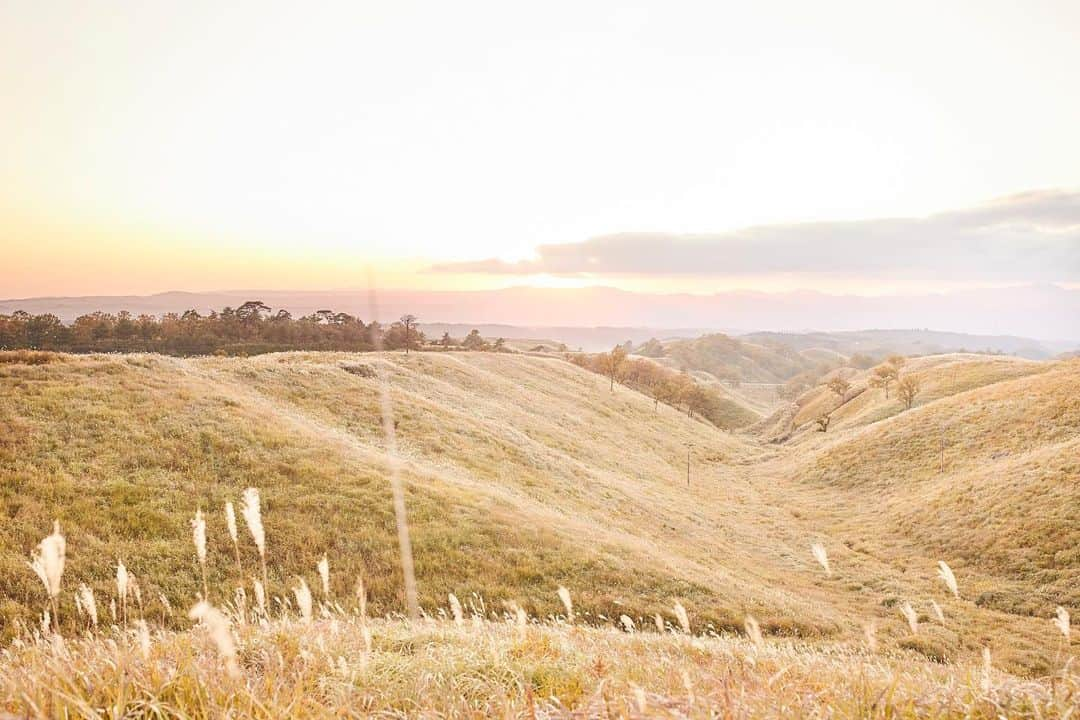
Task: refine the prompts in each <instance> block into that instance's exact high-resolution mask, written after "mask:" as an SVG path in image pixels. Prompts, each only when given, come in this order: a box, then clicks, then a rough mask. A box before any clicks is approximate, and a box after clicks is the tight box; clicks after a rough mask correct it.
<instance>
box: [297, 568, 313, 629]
mask: <svg viewBox="0 0 1080 720" xmlns="http://www.w3.org/2000/svg"><path fill="white" fill-rule="evenodd" d="M297 580H299V581H300V584H299V585H297V586H296V587H294V588H293V595H294V596H296V606H297V607H298V608H299V609H300V619H301V620H303V621H304V622H305V623H309V622H311V588H309V587H308V584H307V581H306V580H304V578H297Z"/></svg>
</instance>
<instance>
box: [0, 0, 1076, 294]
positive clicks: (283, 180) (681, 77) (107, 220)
mask: <svg viewBox="0 0 1080 720" xmlns="http://www.w3.org/2000/svg"><path fill="white" fill-rule="evenodd" d="M467 6H468V8H466V9H470V10H471V12H465V11H463V9H462V8H461V7H459V6H445V5H437V4H412V3H400V4H394V5H382V4H378V3H363V2H361V3H346V2H338V3H330V4H326V5H322V6H320V8H319V9H318V10H317V11H312V10H311V9H310V8H299V7H288V6H283V5H264V4H262V3H255V2H254V1H253V0H242V1H241V2H239V3H233V4H229V5H228V6H221V5H219V4H211V3H200V2H195V3H190V4H189V3H185V4H182V5H172V6H170V5H166V4H151V5H142V4H140V5H135V4H131V5H126V6H121V7H120V8H110V9H106V8H103V7H100V6H93V5H81V4H74V3H73V4H67V5H62V6H61V7H60V11H57V8H56V7H51V6H49V4H40V5H39V4H32V3H31V4H15V5H9V6H6V7H5V8H4V9H2V10H0V58H2V59H3V60H5V62H3V63H2V64H0V67H3V68H8V70H0V97H4V98H5V100H4V103H5V104H4V108H3V113H0V157H3V158H4V162H3V163H0V242H2V244H3V250H4V263H3V264H0V296H6V297H12V296H31V295H45V294H53V295H56V294H61V295H70V294H84V293H114V294H119V293H146V292H155V291H164V290H171V289H190V290H199V289H210V288H223V287H252V286H273V287H290V288H306V287H337V286H342V285H348V284H350V282H351V281H352V279H353V278H354V277H355V276H356V275H357V274H358V273H363V272H364V268H366V267H368V266H372V267H376V268H377V269H378V271H379V274H380V275H381V276H383V277H385V278H387V280H388V281H392V284H393V285H395V286H399V287H412V288H436V289H438V288H441V289H485V288H496V287H507V286H511V285H521V284H529V285H533V286H537V287H584V286H589V285H611V286H617V287H622V288H625V289H647V290H650V291H658V292H711V291H715V290H724V289H733V288H736V287H753V288H754V289H759V290H766V291H780V290H790V289H795V288H797V287H810V288H814V289H819V290H824V291H830V292H848V291H851V292H865V293H874V292H877V293H881V292H899V291H902V290H905V289H915V288H923V289H947V288H949V287H955V286H962V285H966V284H969V283H968V282H967V281H966V280H965V279H964V278H951V277H950V278H944V279H939V280H936V281H933V282H923V283H921V284H920V283H919V282H913V281H911V280H910V279H904V278H900V277H895V278H886V279H885V280H883V279H882V278H881V277H880V276H875V277H870V276H860V275H847V274H842V273H834V274H832V275H829V274H826V273H804V274H802V275H792V274H784V273H772V274H745V273H744V274H739V273H737V272H731V273H716V272H710V273H707V274H702V275H701V276H693V275H691V274H682V275H666V274H664V273H661V272H656V273H639V274H637V275H635V274H633V273H612V272H606V273H597V274H594V275H590V274H570V273H565V274H564V273H551V272H543V273H538V274H533V275H528V276H521V275H516V276H501V275H498V274H484V273H464V272H462V273H450V272H442V273H433V272H427V269H428V268H429V267H430V266H432V265H437V264H440V263H455V262H461V261H467V260H477V259H486V258H501V259H503V260H504V261H506V262H511V263H512V262H515V261H520V260H527V259H530V258H534V257H536V253H537V248H538V247H539V246H542V245H550V244H560V243H574V242H581V241H585V240H587V239H588V238H592V237H596V236H599V235H605V234H610V233H618V232H627V231H640V230H643V229H655V230H657V231H664V232H672V233H714V232H721V231H727V230H734V229H738V228H743V227H748V226H754V225H761V224H770V223H792V222H800V221H842V220H856V219H865V218H881V217H895V216H911V217H918V216H922V215H925V214H927V213H931V212H936V211H941V210H948V209H951V208H959V207H967V206H971V205H973V204H976V203H980V202H984V201H986V200H987V199H989V198H993V197H996V196H1000V195H1007V194H1009V193H1012V192H1015V191H1017V190H1021V189H1027V188H1038V187H1074V186H1078V185H1080V176H1078V175H1077V171H1076V168H1077V167H1080V140H1078V138H1077V135H1076V133H1075V131H1074V128H1075V127H1076V126H1077V125H1078V124H1080V95H1078V94H1076V93H1063V92H1061V91H1060V90H1061V88H1062V87H1064V86H1067V84H1068V82H1069V81H1070V80H1071V76H1070V75H1069V69H1070V68H1075V67H1080V49H1078V46H1077V44H1076V43H1075V42H1073V39H1074V38H1073V36H1072V31H1073V30H1075V29H1076V28H1077V27H1080V9H1078V8H1077V6H1071V5H1062V6H1055V7H1051V6H1049V5H1048V6H1045V7H1043V6H1039V7H1035V6H1030V7H1024V8H998V9H996V10H994V11H993V12H989V11H987V10H986V8H984V7H983V6H982V5H981V4H978V3H970V4H964V3H960V4H956V5H953V6H950V8H948V9H942V8H940V7H939V6H937V5H931V4H927V5H924V6H918V5H917V6H914V7H905V8H903V9H900V8H896V9H892V10H888V9H882V8H875V9H872V10H871V9H870V8H865V7H862V6H859V5H857V4H850V3H845V2H840V1H839V0H837V1H836V2H830V3H824V4H818V5H816V6H815V7H814V8H812V9H811V8H809V7H806V6H804V5H803V4H801V3H796V2H793V1H791V2H785V1H782V0H778V1H777V2H775V3H772V4H765V5H759V6H753V7H751V6H731V7H721V6H716V5H715V4H712V3H704V2H691V3H688V4H686V5H684V6H679V7H671V6H669V5H666V4H661V3H651V2H647V3H644V4H642V5H641V6H638V7H635V8H626V7H625V6H623V5H622V4H619V3H615V2H601V3H597V4H592V5H589V6H588V7H581V6H578V5H576V4H573V5H572V4H569V3H566V4H563V3H558V2H557V3H554V4H550V5H545V6H543V7H533V8H528V9H523V8H520V7H519V8H510V7H507V6H504V5H502V4H498V3H491V2H473V3H467ZM930 15H932V16H933V22H932V23H927V22H926V19H927V17H929V16H930ZM472 17H483V18H484V19H485V20H484V22H483V23H475V22H472V21H470V20H469V19H468V18H472ZM916 35H917V36H918V37H919V38H920V51H919V52H918V53H912V52H911V45H910V42H909V38H910V37H912V36H916ZM961 36H962V37H963V38H964V43H965V45H964V52H963V53H959V52H957V48H956V44H955V43H956V38H957V37H961ZM282 48H294V49H296V52H281V49H282ZM1003 97H1008V98H1009V101H1008V102H1006V103H1003V102H1002V98H1003ZM736 110H737V111H736ZM1003 138H1004V139H1006V140H1009V139H1011V138H1023V142H1010V141H1006V142H1003V141H1002V139H1003ZM990 147H992V148H993V149H994V152H993V153H988V152H987V148H990ZM868 242H869V243H871V245H870V246H869V247H868V252H870V253H872V252H873V246H872V243H873V239H872V238H871V239H869V240H868Z"/></svg>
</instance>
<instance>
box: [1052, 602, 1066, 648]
mask: <svg viewBox="0 0 1080 720" xmlns="http://www.w3.org/2000/svg"><path fill="white" fill-rule="evenodd" d="M1053 623H1054V627H1056V628H1057V629H1058V630H1059V631H1061V634H1062V635H1064V636H1065V642H1069V631H1070V628H1069V611H1068V610H1066V609H1065V608H1063V607H1062V606H1061V605H1058V608H1057V616H1056V617H1055V618H1054V620H1053Z"/></svg>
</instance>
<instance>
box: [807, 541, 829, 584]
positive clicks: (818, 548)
mask: <svg viewBox="0 0 1080 720" xmlns="http://www.w3.org/2000/svg"><path fill="white" fill-rule="evenodd" d="M810 552H811V553H812V554H813V556H814V559H815V560H817V561H818V564H819V565H821V567H823V568H824V569H825V574H826V575H827V576H829V577H831V576H832V568H830V567H829V553H828V552H826V550H825V546H824V545H822V544H821V543H814V544H813V545H811V546H810Z"/></svg>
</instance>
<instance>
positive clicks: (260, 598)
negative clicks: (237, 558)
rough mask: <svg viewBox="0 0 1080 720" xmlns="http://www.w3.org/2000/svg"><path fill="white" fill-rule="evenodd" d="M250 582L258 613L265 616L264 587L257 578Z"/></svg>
mask: <svg viewBox="0 0 1080 720" xmlns="http://www.w3.org/2000/svg"><path fill="white" fill-rule="evenodd" d="M252 584H253V585H254V587H255V604H256V605H258V606H259V613H260V614H261V615H262V616H263V617H266V588H264V587H263V584H262V582H261V581H259V580H253V581H252Z"/></svg>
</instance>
